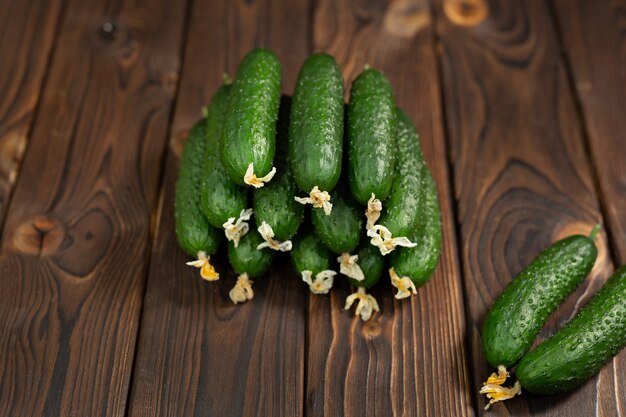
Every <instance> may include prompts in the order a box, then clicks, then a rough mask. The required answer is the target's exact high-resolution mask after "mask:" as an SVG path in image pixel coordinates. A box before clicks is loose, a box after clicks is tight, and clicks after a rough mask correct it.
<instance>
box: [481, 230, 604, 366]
mask: <svg viewBox="0 0 626 417" xmlns="http://www.w3.org/2000/svg"><path fill="white" fill-rule="evenodd" d="M594 235H595V232H592V236H591V237H587V236H581V235H574V236H570V237H567V238H565V239H562V240H560V241H558V242H556V243H554V244H553V245H551V246H550V247H548V248H547V249H545V250H544V251H543V252H541V253H540V254H539V256H537V258H536V259H535V260H534V261H533V262H531V263H530V265H528V266H527V267H526V268H524V269H523V270H522V271H521V272H520V274H519V275H518V276H517V277H515V279H513V281H511V283H510V284H509V285H508V286H507V287H506V289H505V290H504V292H503V293H502V294H501V295H500V297H498V299H497V300H496V301H495V303H494V304H493V306H492V307H491V310H490V311H489V313H488V314H487V317H486V319H485V322H484V324H483V333H482V341H483V351H484V353H485V357H486V359H487V361H488V362H489V363H490V364H491V365H493V366H494V367H498V366H504V367H511V366H513V365H515V364H516V363H517V362H518V361H519V360H520V359H521V358H522V356H523V355H524V354H525V353H526V352H527V351H528V349H529V348H530V346H531V345H532V343H533V341H534V340H535V338H536V337H537V334H538V333H539V331H540V330H541V328H542V327H543V325H544V324H545V322H546V320H547V319H548V316H549V315H550V314H551V313H552V312H553V311H554V310H556V308H557V307H558V306H559V305H560V304H561V303H562V302H563V300H564V299H565V297H567V295H569V294H570V293H571V292H572V291H574V289H576V287H577V286H578V284H580V283H581V282H582V281H583V280H584V279H585V277H586V276H587V275H588V274H589V272H590V271H591V268H592V267H593V264H594V263H595V260H596V256H597V253H598V251H597V249H596V246H595V245H594V242H593V236H594Z"/></svg>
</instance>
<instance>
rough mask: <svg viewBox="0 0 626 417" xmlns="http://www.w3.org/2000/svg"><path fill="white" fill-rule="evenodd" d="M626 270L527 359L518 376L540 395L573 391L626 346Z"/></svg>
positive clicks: (525, 386) (520, 366)
mask: <svg viewBox="0 0 626 417" xmlns="http://www.w3.org/2000/svg"><path fill="white" fill-rule="evenodd" d="M625 300H626V267H622V268H620V269H619V270H618V271H617V272H615V274H614V275H613V276H612V277H611V278H609V280H608V281H607V283H606V284H605V285H604V287H603V288H602V289H601V290H600V291H598V293H597V294H596V295H595V296H594V297H593V298H592V299H591V301H590V302H589V303H588V304H587V305H586V306H585V307H584V308H583V309H582V310H581V311H580V313H578V315H577V316H576V317H575V318H574V319H573V320H572V321H570V322H569V323H568V324H567V325H565V327H563V328H562V329H561V330H560V331H558V332H557V333H556V334H555V335H554V336H552V337H551V338H549V339H548V340H546V341H545V342H543V343H542V344H540V345H539V346H537V348H536V349H535V350H533V351H531V352H529V353H528V354H526V356H524V357H523V358H522V360H521V362H520V363H519V365H518V366H517V369H516V371H515V375H516V377H517V379H518V380H519V382H520V384H521V385H522V387H523V388H524V389H526V390H528V391H530V392H534V393H536V394H556V393H558V392H565V391H569V390H571V389H573V388H575V387H577V386H579V385H581V384H582V383H583V382H585V381H586V380H587V379H589V378H591V376H593V375H594V374H596V373H597V372H598V371H599V370H600V368H602V366H603V365H604V364H605V363H607V362H608V361H609V360H610V359H611V358H612V357H613V356H615V355H617V353H618V352H619V351H620V350H622V349H623V348H624V347H625V346H626V301H625Z"/></svg>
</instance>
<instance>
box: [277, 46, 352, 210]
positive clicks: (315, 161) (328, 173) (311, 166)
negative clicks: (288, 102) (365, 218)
mask: <svg viewBox="0 0 626 417" xmlns="http://www.w3.org/2000/svg"><path fill="white" fill-rule="evenodd" d="M343 95H344V90H343V77H342V75H341V69H340V68H339V66H338V65H337V62H335V59H334V58H333V57H331V56H330V55H328V54H325V53H316V54H313V55H311V56H310V57H309V58H308V59H307V60H306V61H305V62H304V64H303V65H302V68H301V69H300V74H299V75H298V81H297V83H296V88H295V90H294V93H293V105H292V107H291V123H290V124H289V155H290V160H291V170H292V172H293V176H294V179H295V181H296V184H298V187H300V190H302V191H304V192H306V193H312V195H311V196H310V199H315V197H316V193H314V192H313V190H314V188H315V187H318V188H317V190H318V191H317V192H318V193H320V192H321V193H323V192H324V191H326V192H330V191H332V190H333V189H334V188H335V185H337V182H338V181H339V176H340V174H341V163H342V149H343V123H344V122H343V115H344V107H343ZM307 202H310V203H312V204H313V205H314V207H316V208H320V207H324V208H325V209H326V210H327V211H329V210H330V209H332V206H330V208H328V209H327V207H328V205H326V206H324V205H323V201H322V202H316V201H307Z"/></svg>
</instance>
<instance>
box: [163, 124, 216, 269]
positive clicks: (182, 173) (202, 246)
mask: <svg viewBox="0 0 626 417" xmlns="http://www.w3.org/2000/svg"><path fill="white" fill-rule="evenodd" d="M206 147H207V141H206V121H205V120H204V119H202V120H200V121H199V122H198V123H196V125H195V126H194V127H193V128H192V129H191V131H190V132H189V137H188V139H187V143H186V144H185V149H184V150H183V156H182V157H181V159H180V169H179V171H178V180H177V181H176V196H175V201H174V205H175V210H174V212H175V217H176V238H177V240H178V244H179V245H180V247H181V248H182V249H183V250H184V251H185V252H186V253H187V254H188V255H190V256H194V257H195V256H197V255H198V252H199V251H204V252H205V253H206V254H207V255H212V254H214V253H215V252H217V249H218V248H219V245H220V243H221V241H222V237H223V236H222V233H221V231H219V230H218V229H216V228H214V227H213V226H211V225H210V224H209V222H208V221H207V219H206V218H205V217H204V215H203V214H202V209H201V207H200V185H201V184H200V179H201V173H202V163H203V158H204V153H205V152H206Z"/></svg>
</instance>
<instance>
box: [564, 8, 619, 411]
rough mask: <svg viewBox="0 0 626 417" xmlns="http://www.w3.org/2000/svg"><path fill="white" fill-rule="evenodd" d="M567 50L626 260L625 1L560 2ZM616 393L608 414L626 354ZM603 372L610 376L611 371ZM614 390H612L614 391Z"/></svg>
mask: <svg viewBox="0 0 626 417" xmlns="http://www.w3.org/2000/svg"><path fill="white" fill-rule="evenodd" d="M553 7H554V11H555V12H556V18H557V19H558V23H559V28H560V32H561V38H562V41H563V44H564V47H565V55H566V58H567V59H568V62H569V68H570V71H571V76H572V79H573V81H574V86H575V88H576V92H577V94H578V98H579V100H580V104H581V108H582V114H583V117H584V120H585V127H586V133H587V138H588V140H589V148H590V150H591V158H592V165H593V168H594V169H595V171H596V173H597V177H598V183H599V186H600V190H601V192H600V199H601V201H602V205H603V206H604V215H605V217H606V222H607V227H608V229H609V238H610V241H611V247H612V248H613V254H614V258H615V262H616V264H617V265H624V264H626V152H624V150H626V118H624V109H626V50H624V47H623V45H624V28H625V27H626V21H625V20H624V16H625V14H626V2H624V1H604V2H594V3H592V2H589V1H579V0H575V1H568V2H564V1H554V2H553ZM613 367H614V368H615V373H614V374H613V378H614V379H613V380H610V379H606V378H605V379H604V380H603V381H602V383H603V384H606V385H609V386H612V388H613V391H614V393H615V394H614V395H609V397H608V398H602V401H601V404H602V409H601V412H602V413H603V415H607V416H609V415H626V414H625V413H626V353H622V355H620V357H619V358H618V359H616V360H614V361H613ZM603 376H607V378H608V377H610V375H609V374H607V373H605V374H603ZM602 393H604V391H602ZM609 393H610V391H609Z"/></svg>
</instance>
